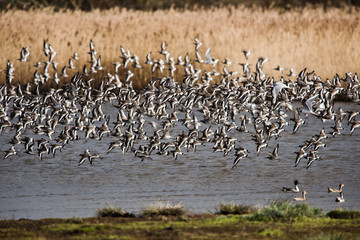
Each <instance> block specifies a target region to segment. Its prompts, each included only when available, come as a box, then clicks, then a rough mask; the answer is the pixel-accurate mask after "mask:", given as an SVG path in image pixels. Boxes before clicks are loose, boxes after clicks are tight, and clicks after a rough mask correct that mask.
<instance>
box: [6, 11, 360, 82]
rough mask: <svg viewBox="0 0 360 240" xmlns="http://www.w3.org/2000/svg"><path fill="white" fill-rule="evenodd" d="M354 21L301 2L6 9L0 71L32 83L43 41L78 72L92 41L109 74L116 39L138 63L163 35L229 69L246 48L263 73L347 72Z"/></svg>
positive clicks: (351, 66)
mask: <svg viewBox="0 0 360 240" xmlns="http://www.w3.org/2000/svg"><path fill="white" fill-rule="evenodd" d="M359 21H360V19H359V17H358V16H357V15H356V14H350V13H348V12H347V11H345V10H341V9H336V8H332V9H329V10H328V11H327V12H324V11H323V9H322V8H315V9H311V8H305V9H302V10H291V11H285V12H282V13H281V12H279V11H278V10H266V11H263V10H261V9H260V8H259V9H257V8H253V9H249V8H238V9H236V8H216V9H209V10H202V9H199V10H197V11H190V10H183V11H177V10H174V9H170V10H161V11H155V12H142V11H133V10H125V9H111V10H106V11H99V10H96V11H93V12H81V11H74V12H71V11H65V12H54V11H53V10H52V9H44V10H30V11H20V10H10V11H8V12H4V13H2V14H1V15H0V22H1V24H0V31H1V33H2V34H1V37H0V49H1V53H0V69H2V70H4V69H5V68H6V62H7V60H8V59H9V60H10V61H11V62H13V63H14V67H15V81H14V82H16V81H21V82H22V83H24V82H28V81H30V80H31V78H32V74H33V72H34V71H35V68H34V67H33V65H34V64H35V63H36V62H37V61H46V59H47V58H46V57H45V56H44V54H43V52H42V44H43V40H44V39H48V40H49V43H51V45H52V46H53V47H54V49H55V50H56V51H57V53H58V54H57V56H56V59H55V60H56V61H57V62H59V67H58V72H59V73H60V71H61V68H62V66H65V65H66V64H67V62H68V59H69V58H70V57H71V56H72V54H73V52H78V53H79V55H80V61H79V62H78V63H77V64H76V66H77V67H78V69H76V71H81V69H82V66H83V65H84V64H89V63H88V62H87V61H88V60H89V56H88V54H87V52H88V50H89V46H88V45H89V41H90V39H92V40H93V41H94V44H95V48H96V51H97V52H98V53H99V54H101V56H102V62H103V65H104V67H105V69H106V70H105V72H106V71H107V72H113V67H112V64H111V63H112V62H113V61H119V60H120V58H119V56H120V55H121V52H120V45H122V46H123V47H124V48H125V49H130V51H131V53H135V54H136V55H138V56H139V57H140V58H141V62H142V64H143V62H144V61H145V56H146V54H147V53H148V52H150V51H152V57H155V58H156V57H160V55H159V54H158V51H159V50H160V45H161V42H162V41H166V43H167V49H168V51H170V52H171V54H172V56H173V57H174V58H175V59H176V58H177V56H179V55H182V56H183V57H184V55H185V54H186V53H189V54H190V56H191V58H192V59H194V45H193V39H194V37H195V36H196V37H198V38H199V39H200V40H201V41H202V42H203V43H204V46H202V47H201V48H200V52H201V54H204V53H205V51H206V49H207V47H211V55H212V57H215V58H219V59H220V60H224V58H229V59H231V60H232V61H233V62H234V63H236V64H233V66H232V67H230V69H231V70H235V69H236V70H238V71H241V66H239V65H238V63H240V62H245V61H246V60H245V58H244V56H243V55H242V53H241V51H242V50H243V49H252V50H253V53H252V55H251V56H250V58H249V62H250V63H251V64H252V66H253V67H254V65H255V63H256V60H257V58H258V57H259V56H264V57H268V58H269V59H270V61H269V62H268V63H267V64H266V65H265V68H264V71H265V72H267V73H268V74H270V75H274V76H276V77H278V76H279V74H278V73H277V72H276V71H273V68H275V67H276V66H277V65H278V64H279V65H281V66H283V67H285V68H287V69H290V68H294V69H295V70H296V71H297V72H299V71H300V70H301V69H303V68H304V67H307V68H308V69H309V70H315V71H316V73H317V74H318V75H320V76H321V77H322V78H323V79H325V78H332V77H333V75H334V74H335V73H339V74H340V75H341V76H343V75H344V73H345V72H356V71H358V70H359V64H358V63H359V59H360V26H359ZM24 46H30V52H31V61H30V62H27V63H21V62H19V61H18V60H16V59H18V58H19V56H20V54H19V53H20V50H21V48H22V47H24ZM220 69H221V68H220ZM72 71H73V72H75V71H74V70H72ZM68 72H70V71H68ZM70 73H71V72H70ZM0 74H1V75H0V83H4V78H5V74H4V71H3V72H1V73H0ZM136 74H137V80H134V81H135V82H134V85H136V84H138V85H143V84H144V83H145V82H147V81H148V80H149V79H150V78H151V72H150V69H149V68H148V67H147V68H144V69H140V70H137V71H136ZM97 77H99V78H100V77H101V75H99V74H98V75H97Z"/></svg>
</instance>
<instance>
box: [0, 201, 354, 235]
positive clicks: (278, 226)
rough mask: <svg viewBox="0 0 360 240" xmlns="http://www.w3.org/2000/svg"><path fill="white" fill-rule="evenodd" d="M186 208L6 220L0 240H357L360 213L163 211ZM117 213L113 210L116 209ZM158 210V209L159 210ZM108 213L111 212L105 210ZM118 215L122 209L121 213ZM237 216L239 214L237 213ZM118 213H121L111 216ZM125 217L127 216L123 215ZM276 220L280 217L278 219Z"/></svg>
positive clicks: (0, 224) (274, 207) (303, 208)
mask: <svg viewBox="0 0 360 240" xmlns="http://www.w3.org/2000/svg"><path fill="white" fill-rule="evenodd" d="M165 208H170V209H179V208H180V209H182V210H184V207H183V206H182V205H181V204H179V203H178V204H172V203H170V202H167V203H159V202H157V203H156V204H154V205H151V206H150V205H149V206H148V207H147V208H146V209H148V210H149V209H152V210H151V211H152V212H156V213H157V214H156V215H154V214H150V215H146V214H143V213H144V212H143V213H142V214H141V215H139V216H134V215H131V216H132V217H131V218H128V217H127V216H130V214H129V215H127V216H120V215H121V214H120V215H119V214H116V215H114V216H113V217H109V216H110V215H107V216H108V217H102V216H101V215H100V214H99V210H98V211H97V215H98V217H95V218H71V219H41V220H27V219H22V220H2V221H0V239H48V238H51V239H64V238H66V239H89V238H92V239H200V238H201V239H233V238H246V239H264V237H265V238H266V239H278V238H279V237H280V238H281V239H294V234H296V236H298V237H297V238H298V239H358V238H359V237H360V232H359V231H358V229H359V227H360V214H359V211H354V210H334V211H331V212H329V213H328V214H326V215H324V214H322V213H321V210H320V209H317V208H311V207H309V206H308V205H306V204H304V203H300V204H294V203H289V202H284V201H276V202H274V203H272V204H270V205H269V206H265V207H263V208H261V209H259V210H256V211H255V209H254V208H251V211H250V213H249V211H243V210H244V209H249V208H248V207H247V206H241V205H236V204H234V203H229V204H227V203H221V204H220V209H231V210H230V211H233V210H234V209H241V211H239V214H228V213H229V211H228V212H226V213H224V214H220V213H219V211H218V212H217V213H216V214H201V215H191V214H187V215H184V212H177V214H169V212H166V211H165V212H160V211H159V210H160V209H165ZM114 209H115V208H114V207H112V210H114ZM154 209H155V210H154ZM104 210H106V211H102V212H109V211H108V210H109V207H106V208H104ZM117 210H119V209H117ZM236 211H238V210H236ZM111 212H117V211H111ZM122 212H123V211H122ZM274 216H277V217H274Z"/></svg>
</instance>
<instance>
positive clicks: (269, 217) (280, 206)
mask: <svg viewBox="0 0 360 240" xmlns="http://www.w3.org/2000/svg"><path fill="white" fill-rule="evenodd" d="M321 216H323V214H322V210H321V209H319V208H311V207H309V205H307V204H306V203H300V204H293V203H291V202H288V201H282V200H279V201H275V202H273V203H271V204H270V205H269V206H267V207H264V208H262V209H260V210H259V211H258V212H257V213H255V214H253V215H252V216H250V217H249V220H250V221H265V222H269V221H279V222H292V221H295V220H301V219H303V218H317V217H321Z"/></svg>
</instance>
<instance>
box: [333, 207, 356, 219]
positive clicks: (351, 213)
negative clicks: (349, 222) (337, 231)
mask: <svg viewBox="0 0 360 240" xmlns="http://www.w3.org/2000/svg"><path fill="white" fill-rule="evenodd" d="M326 215H327V216H328V217H330V218H336V219H360V211H356V210H343V209H336V210H332V211H330V212H328V213H327V214H326Z"/></svg>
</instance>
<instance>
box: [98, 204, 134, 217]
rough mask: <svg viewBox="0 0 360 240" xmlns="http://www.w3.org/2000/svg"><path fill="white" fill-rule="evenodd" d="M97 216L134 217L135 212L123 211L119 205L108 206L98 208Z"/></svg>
mask: <svg viewBox="0 0 360 240" xmlns="http://www.w3.org/2000/svg"><path fill="white" fill-rule="evenodd" d="M96 216H97V217H134V214H132V213H128V212H125V211H123V210H122V209H121V208H119V207H112V206H107V207H104V208H99V209H97V210H96Z"/></svg>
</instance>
